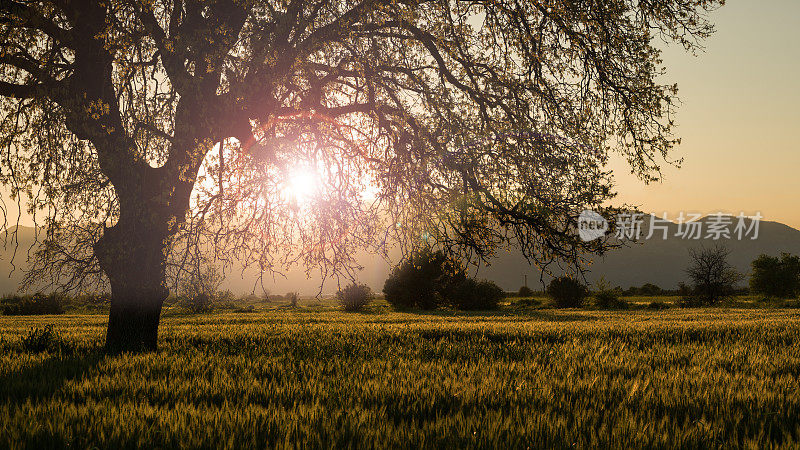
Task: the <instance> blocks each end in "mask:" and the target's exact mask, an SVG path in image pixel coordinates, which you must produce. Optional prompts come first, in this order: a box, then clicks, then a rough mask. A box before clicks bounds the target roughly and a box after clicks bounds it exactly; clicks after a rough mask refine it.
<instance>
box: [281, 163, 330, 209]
mask: <svg viewBox="0 0 800 450" xmlns="http://www.w3.org/2000/svg"><path fill="white" fill-rule="evenodd" d="M320 185H321V183H320V179H319V174H317V173H316V172H315V171H314V170H313V169H311V168H308V167H297V168H295V169H292V171H291V172H290V173H289V176H288V179H287V182H286V186H285V187H284V191H285V194H286V196H287V197H288V198H289V199H290V200H293V201H295V202H297V203H298V204H304V203H309V202H310V201H311V200H313V199H314V197H316V196H317V195H318V194H319V191H320Z"/></svg>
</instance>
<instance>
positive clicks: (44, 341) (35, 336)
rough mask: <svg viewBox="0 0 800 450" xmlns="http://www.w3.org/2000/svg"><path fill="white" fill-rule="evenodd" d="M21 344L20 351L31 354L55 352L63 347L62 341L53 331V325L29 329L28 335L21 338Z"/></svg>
mask: <svg viewBox="0 0 800 450" xmlns="http://www.w3.org/2000/svg"><path fill="white" fill-rule="evenodd" d="M21 343H22V349H23V350H25V351H27V352H31V353H41V352H45V351H50V352H57V351H59V350H61V348H62V347H63V346H64V340H63V339H62V338H61V335H60V334H59V333H58V332H57V331H55V330H53V325H45V327H44V328H31V330H30V331H29V332H28V335H27V336H24V337H23V338H22V342H21Z"/></svg>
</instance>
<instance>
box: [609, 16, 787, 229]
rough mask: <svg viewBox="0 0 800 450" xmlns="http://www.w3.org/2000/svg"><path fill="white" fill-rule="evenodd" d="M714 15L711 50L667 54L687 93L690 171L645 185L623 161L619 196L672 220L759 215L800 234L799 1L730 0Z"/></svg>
mask: <svg viewBox="0 0 800 450" xmlns="http://www.w3.org/2000/svg"><path fill="white" fill-rule="evenodd" d="M710 18H711V20H712V22H714V23H715V25H716V29H717V33H716V34H715V35H714V36H712V37H711V38H710V39H709V40H707V41H706V43H705V47H706V49H705V52H703V53H700V54H699V55H698V56H696V57H694V56H691V55H689V54H687V53H685V52H684V51H683V50H682V49H680V48H677V47H676V48H671V47H670V48H666V49H665V51H664V54H663V59H664V63H665V65H666V66H667V70H668V73H667V76H666V77H665V78H664V80H665V81H668V82H676V83H678V87H679V89H680V91H679V95H680V98H681V102H682V104H681V105H680V109H679V110H678V115H677V124H678V126H677V128H676V135H678V136H679V137H681V138H682V139H683V142H682V144H681V145H680V146H679V147H677V149H676V151H675V153H674V155H675V157H676V158H677V157H683V158H684V163H683V165H682V168H681V169H675V168H674V167H667V168H666V169H665V170H664V180H663V182H661V183H657V184H654V185H650V186H644V185H643V184H642V183H641V182H640V181H638V180H637V179H635V178H634V177H633V176H631V175H629V174H628V171H627V170H626V169H625V167H624V166H623V165H622V163H620V162H616V163H615V164H614V165H613V166H612V167H614V168H615V175H616V180H617V183H618V184H617V190H618V192H619V197H618V199H617V200H618V201H624V202H628V203H633V204H636V205H639V206H640V207H641V208H642V210H644V211H648V212H654V213H656V214H658V215H661V213H662V212H665V211H666V212H668V213H669V214H668V218H669V219H675V218H676V217H677V213H678V212H680V211H686V212H696V213H702V214H703V215H706V214H712V213H716V212H717V211H722V212H730V213H734V214H738V213H739V212H744V213H745V214H747V215H751V214H755V212H756V211H760V212H761V214H762V215H763V216H764V220H772V221H777V222H782V223H785V224H787V225H789V226H792V227H794V228H800V174H798V171H800V144H798V132H800V84H799V83H800V37H799V32H800V0H730V1H728V4H726V5H725V6H724V7H722V8H721V9H720V10H718V11H716V12H714V13H712V15H711V16H710Z"/></svg>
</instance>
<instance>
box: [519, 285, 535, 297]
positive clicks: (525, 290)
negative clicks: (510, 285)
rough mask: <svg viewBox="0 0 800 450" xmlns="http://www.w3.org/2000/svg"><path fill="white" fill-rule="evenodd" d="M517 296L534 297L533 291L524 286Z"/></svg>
mask: <svg viewBox="0 0 800 450" xmlns="http://www.w3.org/2000/svg"><path fill="white" fill-rule="evenodd" d="M517 295H519V296H520V297H531V296H532V295H533V289H531V288H529V287H528V286H522V287H521V288H519V292H518V293H517Z"/></svg>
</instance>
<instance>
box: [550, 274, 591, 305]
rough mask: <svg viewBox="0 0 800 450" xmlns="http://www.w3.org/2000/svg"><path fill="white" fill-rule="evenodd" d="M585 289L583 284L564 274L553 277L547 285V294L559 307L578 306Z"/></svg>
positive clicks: (583, 296)
mask: <svg viewBox="0 0 800 450" xmlns="http://www.w3.org/2000/svg"><path fill="white" fill-rule="evenodd" d="M587 291H588V289H587V288H586V286H585V285H583V284H582V283H580V282H578V281H576V280H574V279H572V278H570V277H566V276H563V277H558V278H556V279H554V280H553V281H551V282H550V284H549V285H548V286H547V295H549V296H550V298H552V299H553V301H554V302H555V305H556V306H557V307H559V308H580V307H581V306H583V301H584V299H585V298H586V294H587Z"/></svg>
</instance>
